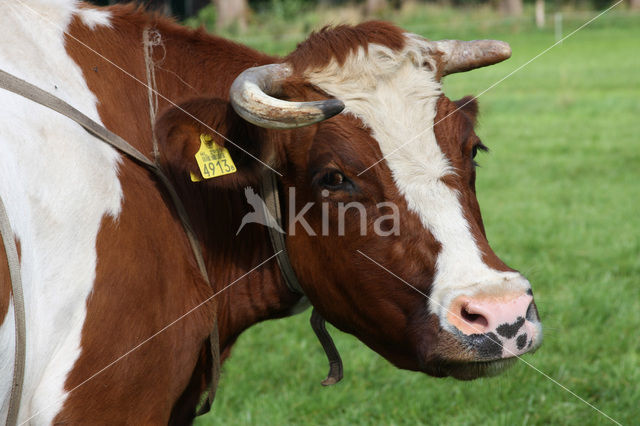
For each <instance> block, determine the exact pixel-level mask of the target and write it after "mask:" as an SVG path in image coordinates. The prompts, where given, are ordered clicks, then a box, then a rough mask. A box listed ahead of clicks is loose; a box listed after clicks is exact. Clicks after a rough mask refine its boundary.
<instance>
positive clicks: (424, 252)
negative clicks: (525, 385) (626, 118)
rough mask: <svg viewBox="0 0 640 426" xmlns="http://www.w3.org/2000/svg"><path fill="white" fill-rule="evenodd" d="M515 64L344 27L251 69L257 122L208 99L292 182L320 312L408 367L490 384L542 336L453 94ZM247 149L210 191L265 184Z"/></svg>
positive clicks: (302, 254)
mask: <svg viewBox="0 0 640 426" xmlns="http://www.w3.org/2000/svg"><path fill="white" fill-rule="evenodd" d="M509 56H510V49H509V47H508V45H506V43H502V42H495V41H486V40H485V41H476V42H458V41H451V40H447V41H439V42H433V41H428V40H425V39H423V38H421V37H418V36H416V35H412V34H407V33H405V32H403V31H402V30H400V29H398V28H396V27H393V26H391V25H389V24H383V23H379V22H375V23H367V24H362V25H359V26H357V27H337V28H333V29H326V30H323V31H321V32H319V33H316V34H314V35H312V36H311V37H310V38H309V39H308V40H307V41H305V42H304V43H302V44H300V45H299V46H298V48H297V49H296V50H295V51H294V52H293V53H292V54H290V55H289V56H288V57H286V58H284V60H282V62H279V63H276V64H271V65H266V66H261V67H256V68H251V69H248V70H246V71H244V72H243V73H242V74H241V75H240V76H239V77H238V78H237V79H236V80H235V82H234V83H233V85H232V87H231V95H230V96H231V104H232V105H233V108H234V109H235V111H236V113H237V114H238V115H240V116H241V117H242V118H243V119H244V120H241V119H239V118H238V116H237V115H236V113H234V112H233V110H232V109H231V108H230V107H229V106H228V104H227V103H226V100H225V101H220V102H219V103H220V105H217V106H215V108H213V107H212V104H211V102H209V103H207V101H198V100H195V101H193V102H194V103H195V104H197V103H198V102H201V103H203V102H204V104H206V105H208V107H202V108H201V109H200V110H201V112H202V114H204V116H206V115H207V114H209V116H210V117H209V118H208V119H207V120H208V123H209V124H210V125H214V126H216V128H217V129H218V130H219V131H220V132H222V133H223V134H225V135H226V136H227V137H228V138H229V139H230V140H233V141H244V142H243V143H244V147H243V148H244V150H245V151H246V153H248V154H250V155H251V156H256V157H259V158H260V159H262V160H263V161H266V162H268V163H269V164H270V165H271V166H273V167H274V168H277V169H278V170H279V171H280V172H281V173H282V178H281V179H280V183H281V185H282V189H283V191H282V192H283V194H284V197H285V199H284V200H283V205H284V206H286V208H287V211H285V212H284V216H285V218H289V222H290V223H289V225H290V226H289V229H287V231H289V232H288V234H289V235H288V236H287V245H288V249H289V256H290V258H291V261H292V264H293V266H294V269H295V271H296V273H297V275H298V278H299V280H300V282H301V284H302V285H303V287H304V290H305V293H306V294H307V296H308V298H309V299H310V301H311V303H312V304H313V305H314V307H315V308H316V309H318V310H319V312H320V313H321V314H322V315H323V316H324V317H325V318H326V319H327V320H328V321H330V322H331V323H332V324H334V325H335V326H336V327H338V328H340V329H341V330H344V331H346V332H349V333H352V334H354V335H355V336H357V337H358V338H359V339H360V340H362V341H363V342H364V343H366V344H367V345H368V346H370V347H371V348H373V349H374V350H375V351H377V352H378V353H380V354H382V355H383V356H384V357H386V358H387V359H388V360H390V361H391V362H392V363H394V364H395V365H397V366H399V367H402V368H406V369H412V370H420V371H424V372H426V373H428V374H431V375H436V376H446V375H451V376H454V377H458V378H463V379H468V378H475V377H479V376H483V375H489V374H494V373H497V372H499V371H501V370H502V369H504V367H506V366H507V365H509V364H510V363H511V362H512V361H513V360H514V359H515V358H514V357H515V356H517V355H520V354H523V353H525V352H528V351H532V350H534V349H536V348H537V347H538V346H539V345H540V343H541V339H542V332H541V325H540V322H539V319H538V313H537V310H536V306H535V303H534V301H533V294H532V291H531V286H530V284H529V282H528V281H527V280H526V278H525V277H523V276H522V275H521V274H520V273H518V272H517V271H515V270H513V269H511V268H509V267H508V266H506V265H505V264H504V263H503V262H502V261H501V260H500V259H499V258H498V257H497V256H496V254H495V253H494V252H493V251H492V249H491V248H490V246H489V244H488V242H487V238H486V236H485V231H484V227H483V223H482V218H481V215H480V209H479V206H478V202H477V199H476V195H475V178H476V170H475V163H474V156H475V154H476V152H477V151H478V150H482V149H485V148H484V145H483V144H482V143H481V141H480V140H479V138H478V136H477V135H476V134H475V132H474V124H475V121H476V115H477V110H478V107H477V104H476V101H475V100H474V99H473V98H463V99H461V100H459V101H455V102H454V101H451V100H449V99H448V98H447V97H446V96H445V95H444V94H443V93H442V84H441V78H442V77H443V76H445V75H447V74H450V73H454V72H460V71H467V70H470V69H473V68H477V67H480V66H485V65H490V64H493V63H496V62H499V61H501V60H504V59H506V58H508V57H509ZM185 108H187V109H189V108H188V106H187V107H185ZM194 108H195V107H194ZM343 108H344V112H342V113H341V114H339V115H335V114H337V113H338V112H340V111H341V110H342V109H343ZM196 109H197V108H196ZM207 111H208V112H207ZM212 111H214V112H212ZM331 116H333V117H332V118H330V117H331ZM249 123H251V124H249ZM189 132H191V133H193V135H192V136H188V137H185V138H186V139H190V140H193V139H195V140H197V134H198V133H199V132H200V128H199V127H198V126H197V125H194V126H192V127H189V126H187V127H186V130H185V129H182V130H180V131H177V133H176V131H175V129H174V131H173V133H172V132H171V131H167V132H165V133H167V134H169V135H172V134H173V135H175V134H187V135H189V134H190V133H189ZM186 139H185V140H186ZM218 142H219V143H220V144H225V143H226V142H225V141H224V140H219V141H218ZM168 145H173V146H174V147H175V146H176V144H175V143H173V144H168ZM226 146H228V147H229V149H230V150H232V149H233V148H232V147H231V146H230V145H229V144H226ZM174 149H175V148H174ZM189 150H191V151H194V150H195V148H193V147H191V148H189ZM246 153H245V154H242V153H238V155H241V156H245V157H246V161H245V162H244V163H242V164H245V165H244V166H243V165H242V164H239V165H238V168H239V169H244V170H240V172H239V173H237V174H234V175H230V176H229V177H223V178H220V179H219V180H214V182H211V183H207V184H208V185H219V186H220V185H227V186H229V185H231V186H234V187H236V188H238V189H240V187H241V186H242V185H245V184H247V183H251V184H254V185H256V184H257V182H258V181H259V179H260V172H259V166H260V165H259V163H258V162H256V161H255V160H253V159H251V158H248V157H247V155H246ZM176 155H179V154H176ZM191 163H193V162H191ZM185 167H186V168H187V169H188V170H189V171H193V172H197V168H196V166H195V164H191V165H187V166H185ZM301 212H304V216H303V219H302V220H293V221H292V220H291V219H290V218H295V216H296V215H297V214H298V213H301ZM363 216H364V219H363ZM240 237H241V235H240Z"/></svg>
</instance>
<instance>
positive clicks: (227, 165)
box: [191, 134, 238, 182]
mask: <svg viewBox="0 0 640 426" xmlns="http://www.w3.org/2000/svg"><path fill="white" fill-rule="evenodd" d="M196 162H197V163H198V168H199V169H200V173H201V174H202V177H203V178H205V179H211V178H214V177H218V176H223V175H228V174H230V173H235V172H237V171H238V170H237V169H236V165H235V164H233V160H232V159H231V155H229V150H228V149H227V148H224V147H222V146H219V145H217V144H216V143H215V142H213V139H212V138H211V136H210V135H205V134H201V135H200V149H199V150H198V152H196ZM201 180H202V179H201V178H200V176H196V175H194V174H193V173H191V181H193V182H199V181H201Z"/></svg>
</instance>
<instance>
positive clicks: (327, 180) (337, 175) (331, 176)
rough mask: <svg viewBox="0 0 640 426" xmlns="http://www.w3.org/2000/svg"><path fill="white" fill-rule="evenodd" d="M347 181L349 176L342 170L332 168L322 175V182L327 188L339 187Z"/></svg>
mask: <svg viewBox="0 0 640 426" xmlns="http://www.w3.org/2000/svg"><path fill="white" fill-rule="evenodd" d="M346 181H347V178H346V177H345V176H344V174H343V173H342V172H341V171H340V170H330V171H328V172H326V173H325V174H324V175H323V176H322V180H321V181H320V184H321V185H322V186H323V187H325V188H327V189H339V188H341V187H342V186H343V185H344V184H345V182H346Z"/></svg>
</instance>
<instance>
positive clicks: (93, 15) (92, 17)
mask: <svg viewBox="0 0 640 426" xmlns="http://www.w3.org/2000/svg"><path fill="white" fill-rule="evenodd" d="M77 13H78V16H79V17H80V19H81V20H82V23H83V24H85V25H86V26H87V27H89V28H90V29H92V30H93V29H95V28H96V27H98V26H101V27H111V12H107V11H105V10H100V9H93V8H82V9H79V10H78V12H77Z"/></svg>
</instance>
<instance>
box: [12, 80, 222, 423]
mask: <svg viewBox="0 0 640 426" xmlns="http://www.w3.org/2000/svg"><path fill="white" fill-rule="evenodd" d="M0 88H2V89H5V90H8V91H10V92H13V93H15V94H17V95H20V96H23V97H25V98H27V99H30V100H31V101H33V102H36V103H38V104H40V105H43V106H45V107H47V108H50V109H52V110H54V111H56V112H58V113H60V114H62V115H64V116H66V117H68V118H70V119H72V120H73V121H75V122H76V123H78V124H79V125H80V126H82V127H83V128H84V129H85V130H86V131H87V132H89V133H90V134H92V135H93V136H95V137H97V138H98V139H100V140H102V141H103V142H105V143H107V144H108V145H111V146H112V147H114V148H116V149H117V150H119V151H120V152H122V153H124V154H126V155H128V156H129V157H131V158H133V159H134V160H136V161H137V162H138V163H140V164H141V165H143V166H145V167H146V168H147V169H148V170H149V171H150V172H152V173H153V174H154V175H155V176H156V178H157V179H158V180H159V181H160V182H161V183H162V184H163V185H164V187H165V189H166V191H167V193H168V194H169V197H170V198H171V201H172V202H173V205H174V207H175V209H176V213H177V214H178V217H179V218H180V221H181V222H182V226H183V228H184V230H185V233H186V235H187V238H188V239H189V243H190V244H191V249H192V250H193V254H194V257H195V259H196V263H197V264H198V268H199V269H200V272H201V274H202V277H203V278H204V280H205V281H206V282H207V284H209V286H210V287H211V282H210V281H209V276H208V275H207V270H206V268H205V263H204V257H203V255H202V251H201V249H200V244H199V242H198V239H197V237H196V235H195V233H194V232H193V228H192V226H191V222H190V221H189V217H188V215H187V212H186V210H185V208H184V205H183V204H182V201H181V200H180V197H179V196H178V193H177V192H176V190H175V188H174V187H173V185H172V184H171V181H169V179H168V178H167V176H166V175H165V174H164V173H163V172H162V170H161V169H160V167H159V166H158V165H157V164H156V163H154V162H152V161H151V160H149V159H148V158H147V157H145V156H144V155H143V154H142V153H141V152H140V151H138V150H137V149H135V148H134V147H133V146H131V145H130V144H129V143H127V142H126V141H125V140H124V139H122V138H121V137H120V136H118V135H116V134H115V133H113V132H111V131H109V130H107V129H106V128H105V127H103V126H101V125H100V124H98V123H96V122H95V121H93V120H92V119H90V118H89V117H87V116H86V115H84V114H83V113H81V112H80V111H78V110H77V109H76V108H74V107H72V106H71V105H69V104H68V103H66V102H65V101H63V100H62V99H60V98H58V97H56V96H54V95H52V94H51V93H49V92H46V91H44V90H42V89H40V88H39V87H37V86H34V85H33V84H31V83H28V82H26V81H24V80H22V79H19V78H17V77H15V76H13V75H11V74H9V73H7V72H5V71H3V70H0ZM9 237H10V238H9ZM9 237H4V235H3V240H4V242H5V245H6V244H7V241H13V236H12V235H11V234H9ZM7 256H9V253H8V252H7ZM11 278H12V285H15V284H14V281H13V280H14V276H13V274H12V276H11ZM211 288H213V287H211ZM21 294H22V292H21V291H20V295H21ZM15 298H16V293H15V290H14V306H15V304H16V300H15ZM217 308H218V306H217V303H216V304H215V305H214V323H213V330H212V331H211V334H210V335H209V343H210V349H211V362H212V372H211V385H210V387H209V390H208V393H207V396H206V399H205V401H203V403H202V405H201V407H200V409H199V410H198V412H197V413H196V414H197V415H201V414H204V413H206V412H208V411H209V409H210V408H211V404H212V403H213V399H214V397H215V390H216V388H217V386H218V381H219V378H220V345H219V337H218V315H217V312H218V309H217ZM16 315H17V313H16ZM23 318H24V316H23ZM22 323H23V324H24V319H23V320H22ZM18 325H19V324H18V322H17V321H16V334H18V332H19V330H18V329H17V327H18ZM22 335H23V336H24V333H22ZM17 349H18V347H17V346H16V350H17ZM22 359H23V361H22V365H23V366H24V353H23V354H22ZM16 362H17V361H16ZM16 373H19V371H17V370H14V382H15V380H16V378H15V374H16ZM21 375H22V374H21ZM19 381H20V382H21V381H22V379H20V380H19ZM13 392H15V388H13V391H12V395H11V402H13V401H14V400H18V401H19V400H20V397H19V396H16V397H14V394H13ZM15 410H16V412H17V411H18V408H15ZM10 413H11V407H10ZM16 415H17V413H16Z"/></svg>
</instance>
